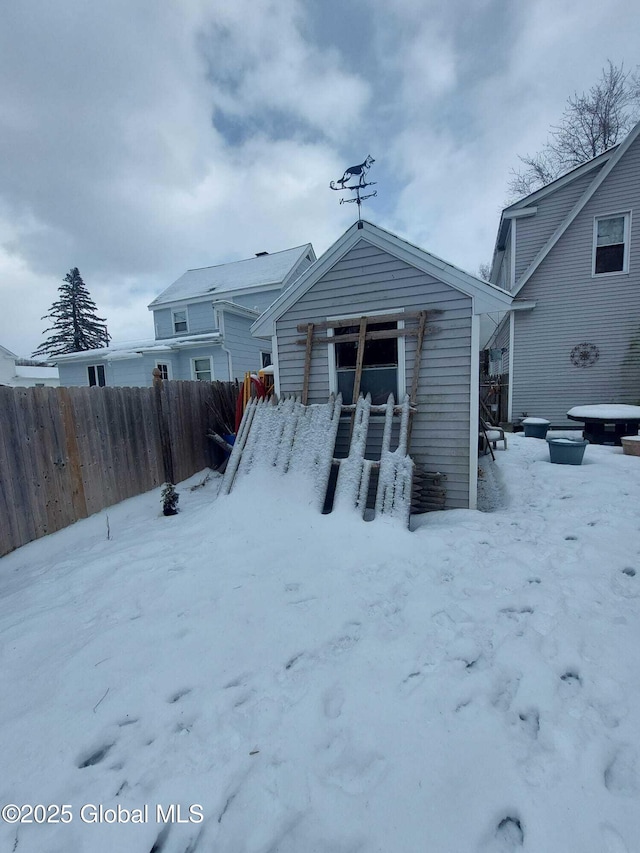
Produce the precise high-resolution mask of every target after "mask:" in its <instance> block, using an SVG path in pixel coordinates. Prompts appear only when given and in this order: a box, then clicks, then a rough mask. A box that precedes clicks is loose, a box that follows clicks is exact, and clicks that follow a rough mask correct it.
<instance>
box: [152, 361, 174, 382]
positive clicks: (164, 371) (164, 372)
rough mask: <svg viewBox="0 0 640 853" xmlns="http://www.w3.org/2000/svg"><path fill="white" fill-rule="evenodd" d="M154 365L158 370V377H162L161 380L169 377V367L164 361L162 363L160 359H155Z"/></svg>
mask: <svg viewBox="0 0 640 853" xmlns="http://www.w3.org/2000/svg"><path fill="white" fill-rule="evenodd" d="M156 367H157V368H158V370H159V371H160V379H162V380H163V381H165V380H167V379H171V369H170V367H169V365H168V364H167V363H166V362H164V363H163V362H161V361H157V362H156Z"/></svg>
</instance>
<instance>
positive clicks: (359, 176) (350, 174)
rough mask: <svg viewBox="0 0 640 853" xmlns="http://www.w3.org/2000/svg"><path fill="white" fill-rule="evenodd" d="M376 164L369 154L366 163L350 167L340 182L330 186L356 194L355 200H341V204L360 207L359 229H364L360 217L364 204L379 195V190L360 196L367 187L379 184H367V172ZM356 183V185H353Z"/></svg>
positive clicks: (332, 183) (333, 188)
mask: <svg viewBox="0 0 640 853" xmlns="http://www.w3.org/2000/svg"><path fill="white" fill-rule="evenodd" d="M375 162H376V161H375V160H374V159H373V157H372V156H371V155H370V154H369V156H368V157H367V159H366V160H365V161H364V163H359V164H358V165H357V166H349V168H348V169H347V170H346V171H345V173H344V175H343V176H342V177H341V178H340V180H339V181H331V183H330V184H329V186H330V188H331V189H332V190H351V192H355V194H356V196H355V198H341V199H340V204H353V203H354V202H355V203H356V204H357V205H358V228H362V218H361V216H360V206H361V204H362V202H363V201H364V200H365V199H367V198H373V197H374V196H377V195H378V191H377V190H374V191H373V192H372V193H367V195H360V190H363V189H364V188H365V187H371V186H374V184H375V183H377V182H376V181H369V182H367V172H368V171H369V169H370V168H371V166H372V164H373V163H375ZM354 181H355V183H353V182H354Z"/></svg>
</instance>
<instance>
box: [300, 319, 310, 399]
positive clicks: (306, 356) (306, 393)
mask: <svg viewBox="0 0 640 853" xmlns="http://www.w3.org/2000/svg"><path fill="white" fill-rule="evenodd" d="M305 344H306V350H305V354H304V379H303V381H302V405H303V406H306V405H307V401H308V399H309V376H310V374H311V351H312V348H313V323H309V324H308V325H307V337H306V340H305Z"/></svg>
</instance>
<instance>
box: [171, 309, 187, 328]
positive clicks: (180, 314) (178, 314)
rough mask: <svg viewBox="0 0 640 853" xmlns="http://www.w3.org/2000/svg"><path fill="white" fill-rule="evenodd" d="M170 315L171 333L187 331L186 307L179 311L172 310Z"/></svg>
mask: <svg viewBox="0 0 640 853" xmlns="http://www.w3.org/2000/svg"><path fill="white" fill-rule="evenodd" d="M171 316H172V317H173V333H174V334H175V335H178V334H180V333H181V332H188V331H189V327H188V325H187V309H186V308H183V309H182V310H180V311H172V312H171Z"/></svg>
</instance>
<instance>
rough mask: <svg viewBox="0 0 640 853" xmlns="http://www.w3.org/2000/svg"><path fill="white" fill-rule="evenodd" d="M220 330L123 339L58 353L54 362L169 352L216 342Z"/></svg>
mask: <svg viewBox="0 0 640 853" xmlns="http://www.w3.org/2000/svg"><path fill="white" fill-rule="evenodd" d="M221 339H222V336H221V335H220V332H208V333H206V334H202V335H185V337H183V338H161V339H159V340H155V339H153V338H151V339H150V340H143V341H125V342H123V343H119V344H110V345H109V346H108V347H100V348H99V349H87V350H82V351H81V352H68V353H65V354H64V355H59V356H58V357H57V358H56V363H58V362H63V363H64V362H66V361H77V360H78V359H85V358H91V359H93V360H95V359H98V360H100V361H115V360H117V359H120V358H131V357H133V356H136V355H141V354H142V353H151V352H170V351H171V350H177V349H181V348H183V347H187V346H193V345H194V344H196V345H197V344H206V343H216V342H217V341H219V340H221Z"/></svg>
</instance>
